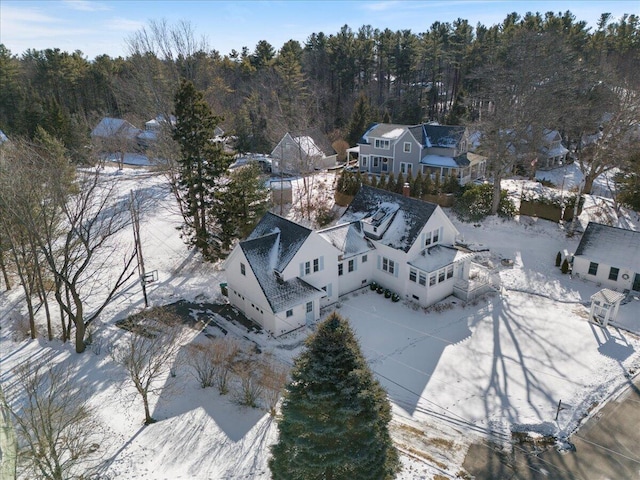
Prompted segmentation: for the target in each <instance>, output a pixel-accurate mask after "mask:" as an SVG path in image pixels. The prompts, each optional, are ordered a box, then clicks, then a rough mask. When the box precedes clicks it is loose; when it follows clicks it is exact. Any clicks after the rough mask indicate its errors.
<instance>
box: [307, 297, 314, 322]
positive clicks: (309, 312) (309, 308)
mask: <svg viewBox="0 0 640 480" xmlns="http://www.w3.org/2000/svg"><path fill="white" fill-rule="evenodd" d="M306 321H307V323H312V322H313V302H307V316H306Z"/></svg>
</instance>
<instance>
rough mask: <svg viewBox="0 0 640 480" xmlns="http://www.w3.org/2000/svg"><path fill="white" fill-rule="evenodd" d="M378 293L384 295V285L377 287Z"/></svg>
mask: <svg viewBox="0 0 640 480" xmlns="http://www.w3.org/2000/svg"><path fill="white" fill-rule="evenodd" d="M376 292H378V293H381V294H382V293H384V288H382V285H378V286H377V287H376Z"/></svg>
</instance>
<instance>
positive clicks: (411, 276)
mask: <svg viewBox="0 0 640 480" xmlns="http://www.w3.org/2000/svg"><path fill="white" fill-rule="evenodd" d="M416 274H417V272H416V271H415V270H414V269H413V268H412V269H411V270H409V280H411V281H412V282H415V281H416Z"/></svg>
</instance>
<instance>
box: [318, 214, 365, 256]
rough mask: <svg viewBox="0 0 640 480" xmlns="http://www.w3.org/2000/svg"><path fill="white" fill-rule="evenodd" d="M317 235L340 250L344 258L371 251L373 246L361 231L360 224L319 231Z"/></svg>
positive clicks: (355, 223)
mask: <svg viewBox="0 0 640 480" xmlns="http://www.w3.org/2000/svg"><path fill="white" fill-rule="evenodd" d="M318 234H319V235H320V236H321V237H323V238H324V239H325V240H327V241H328V242H329V243H331V244H332V245H333V246H334V247H336V248H337V249H338V250H340V251H341V252H342V254H343V255H344V256H345V257H352V256H354V255H359V254H361V253H365V252H368V251H370V250H373V246H372V245H371V243H370V241H369V240H367V238H366V237H365V235H364V232H363V231H362V225H361V224H360V222H353V223H346V224H343V225H337V226H335V227H330V228H327V229H325V230H320V231H319V232H318Z"/></svg>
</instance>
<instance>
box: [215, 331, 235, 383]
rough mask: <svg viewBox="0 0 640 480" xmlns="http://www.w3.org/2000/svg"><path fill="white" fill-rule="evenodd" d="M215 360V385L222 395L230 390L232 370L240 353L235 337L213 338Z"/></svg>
mask: <svg viewBox="0 0 640 480" xmlns="http://www.w3.org/2000/svg"><path fill="white" fill-rule="evenodd" d="M212 346H213V352H214V355H213V361H214V363H215V364H216V373H215V379H214V381H215V386H216V387H217V389H218V391H219V392H220V394H221V395H225V394H226V393H227V392H228V391H229V379H230V377H231V371H232V368H233V365H234V362H235V360H236V357H237V356H238V354H239V353H240V345H238V342H236V341H235V340H233V339H227V338H216V339H215V340H213V345H212Z"/></svg>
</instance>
